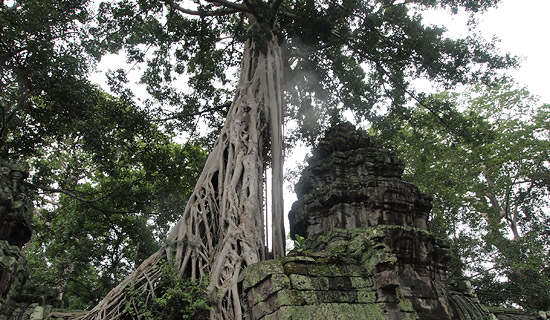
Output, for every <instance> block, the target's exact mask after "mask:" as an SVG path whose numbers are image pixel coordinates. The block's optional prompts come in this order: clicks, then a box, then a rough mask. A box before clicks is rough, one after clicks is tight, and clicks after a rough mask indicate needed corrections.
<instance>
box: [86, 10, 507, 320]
mask: <svg viewBox="0 0 550 320" xmlns="http://www.w3.org/2000/svg"><path fill="white" fill-rule="evenodd" d="M496 2H498V1H485V0H478V1H475V0H438V1H435V0H405V1H402V0H318V1H313V0H242V1H241V0H193V1H191V0H158V1H141V0H134V1H132V0H124V1H114V2H113V1H111V2H109V3H103V4H101V5H100V6H99V9H98V10H99V11H98V19H99V21H98V24H97V26H96V27H94V28H92V29H91V32H93V33H95V35H96V36H97V39H99V42H98V44H99V47H98V48H101V50H106V51H109V50H110V51H112V52H115V51H118V50H119V49H121V48H124V49H125V52H126V53H128V59H129V60H130V61H132V62H136V63H138V62H143V61H147V67H146V69H145V72H144V73H143V78H142V82H143V83H145V84H146V85H147V89H148V91H149V93H150V94H151V95H152V96H153V98H154V99H156V101H157V102H161V103H168V104H172V105H175V106H177V108H178V109H177V110H176V111H172V114H171V115H170V116H168V117H166V119H170V120H178V121H181V124H180V125H181V126H182V127H184V128H187V129H189V128H194V127H193V124H195V123H196V117H197V116H202V117H203V120H204V119H207V120H208V119H209V120H212V119H214V120H213V121H215V116H214V114H215V112H219V111H220V110H221V111H222V112H223V113H225V112H226V119H225V124H224V125H223V127H222V128H221V130H220V131H219V136H218V139H217V140H216V142H215V143H214V145H213V147H212V151H211V153H210V156H209V157H208V160H207V161H206V165H205V167H204V170H203V171H202V174H201V175H200V178H199V179H198V181H197V184H196V186H195V188H194V191H193V193H192V195H191V197H190V198H189V201H188V203H187V205H186V208H185V210H184V212H182V214H181V218H180V220H179V221H178V222H177V224H176V225H175V226H174V227H173V228H172V230H171V232H170V234H169V235H168V238H167V241H166V242H165V245H163V246H162V248H160V249H159V250H158V251H157V252H156V253H155V254H153V255H152V256H151V257H149V258H148V259H146V260H145V261H144V262H143V263H142V264H141V265H140V266H139V267H138V268H137V269H136V270H135V271H134V272H133V273H131V274H130V275H129V276H128V278H126V279H125V280H124V281H122V282H121V283H120V284H119V285H118V286H117V287H115V288H114V289H113V290H111V292H109V293H108V294H107V295H106V296H105V298H104V299H103V300H102V301H101V302H99V303H98V304H97V305H96V306H95V307H94V308H93V309H92V310H90V311H89V312H87V313H86V314H84V315H80V316H79V318H80V319H117V318H121V317H123V316H124V313H125V312H126V311H125V302H126V301H127V299H129V294H130V293H129V292H132V291H131V290H128V288H129V287H130V286H132V288H133V291H134V292H135V291H136V290H140V291H141V292H150V294H151V295H153V296H154V294H155V289H156V288H155V286H156V283H157V281H156V280H157V279H158V277H159V276H160V274H161V272H162V270H161V265H162V264H163V263H170V264H172V265H173V266H174V268H175V269H176V270H177V272H178V275H179V276H181V277H186V278H190V279H200V278H203V277H207V278H209V279H210V281H211V282H210V285H209V287H208V294H209V295H210V296H211V298H212V299H213V300H214V302H213V308H212V310H211V313H210V318H211V319H242V316H243V307H242V303H241V295H240V293H239V288H238V278H239V274H240V273H241V271H242V270H243V269H244V268H245V267H247V266H249V265H251V264H254V263H256V262H259V261H262V260H264V259H266V257H267V256H268V252H267V250H268V249H266V241H265V239H266V236H265V233H266V230H267V229H266V221H265V218H264V215H265V212H263V211H264V200H265V199H264V194H263V190H264V189H263V188H264V186H263V185H264V180H265V179H264V173H265V172H266V170H265V169H266V167H267V166H270V167H271V169H272V170H271V172H272V179H271V180H272V186H271V191H272V195H271V199H272V200H271V201H270V206H271V208H270V210H268V211H270V212H271V215H272V218H271V220H272V221H273V223H272V224H271V225H272V232H271V233H272V240H271V245H272V254H273V256H274V257H281V256H283V255H284V254H285V244H284V239H285V231H284V228H283V206H282V178H283V169H282V166H283V159H284V155H283V145H284V140H283V124H284V123H285V118H286V119H290V120H291V121H294V125H295V127H296V128H297V129H294V130H291V131H289V136H288V137H287V138H288V141H287V142H292V141H295V140H296V139H307V140H308V141H314V137H315V133H316V132H317V131H318V130H319V128H321V127H322V126H323V125H325V124H327V123H328V122H330V121H331V120H335V119H338V118H339V117H340V116H341V113H342V112H343V111H344V110H350V111H351V112H352V113H353V114H354V115H355V117H356V118H357V119H372V117H373V116H377V115H380V113H377V110H381V109H385V110H387V112H389V113H390V114H391V113H392V112H402V111H403V110H404V108H403V107H404V105H405V103H406V101H407V100H408V98H409V97H413V98H415V99H417V100H418V101H419V102H421V97H422V95H421V94H418V93H416V92H415V90H414V88H412V86H411V85H410V82H411V80H412V79H415V78H426V79H429V80H431V81H433V82H435V83H438V84H440V85H443V86H452V85H455V84H457V83H469V82H473V81H480V80H484V79H488V78H489V77H491V76H492V72H493V70H495V69H497V68H500V67H505V66H507V65H509V64H511V63H512V61H511V60H510V59H509V58H506V57H502V56H499V55H498V54H496V53H495V49H494V46H493V45H492V44H491V43H485V42H483V41H481V40H479V39H475V38H466V39H458V40H452V39H449V38H446V37H444V36H443V33H444V32H443V29H441V28H437V27H435V26H426V25H424V24H423V22H422V19H421V15H420V13H421V12H422V11H423V10H426V9H432V8H441V7H442V8H445V9H448V10H451V11H456V10H457V9H461V10H467V11H470V12H472V13H474V12H478V11H481V10H484V9H487V8H488V7H490V6H494V5H496ZM97 39H96V40H97ZM239 61H240V62H239ZM232 67H239V69H238V74H239V75H238V77H237V81H235V83H234V85H235V87H234V90H229V91H228V90H227V88H228V86H229V85H231V83H232V82H231V81H230V77H228V76H227V75H228V74H229V72H230V71H228V70H231V69H233V68H232ZM180 78H181V79H184V80H183V81H185V83H186V87H187V88H188V89H186V91H178V90H177V87H175V86H176V82H174V81H173V80H174V79H180ZM181 82H182V81H179V82H177V84H178V85H181ZM229 96H231V101H232V102H231V104H230V107H229V109H224V108H222V107H217V106H219V105H222V102H223V99H225V98H227V97H229ZM434 112H437V110H435V111H434Z"/></svg>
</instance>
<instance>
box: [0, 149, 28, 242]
mask: <svg viewBox="0 0 550 320" xmlns="http://www.w3.org/2000/svg"><path fill="white" fill-rule="evenodd" d="M27 176H28V169H27V168H26V166H25V165H23V164H19V163H11V162H6V161H4V160H1V159H0V240H5V241H7V242H8V243H9V244H11V245H15V246H18V247H22V246H23V245H24V244H25V243H27V241H29V239H30V238H31V234H32V232H31V221H32V204H31V198H30V196H29V191H28V190H27V189H26V188H25V187H24V185H23V180H24V179H25V178H26V177H27Z"/></svg>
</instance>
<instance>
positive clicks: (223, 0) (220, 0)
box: [206, 0, 249, 12]
mask: <svg viewBox="0 0 550 320" xmlns="http://www.w3.org/2000/svg"><path fill="white" fill-rule="evenodd" d="M206 2H210V3H214V4H216V5H219V6H223V7H226V8H227V9H233V10H237V11H239V12H243V11H244V12H248V11H249V10H248V8H247V7H246V6H243V5H242V4H238V3H235V2H231V1H227V0H206Z"/></svg>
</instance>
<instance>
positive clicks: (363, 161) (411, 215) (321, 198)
mask: <svg viewBox="0 0 550 320" xmlns="http://www.w3.org/2000/svg"><path fill="white" fill-rule="evenodd" d="M308 162H309V166H308V167H307V168H306V169H305V170H304V171H303V173H302V177H301V179H300V181H299V182H298V184H297V185H296V194H297V196H298V201H296V202H295V203H294V204H293V206H292V210H291V211H290V213H289V220H290V224H291V228H290V234H291V236H292V237H294V235H295V234H299V235H301V236H303V237H306V238H311V237H313V236H316V235H318V234H320V233H322V231H323V230H329V229H331V228H342V229H355V228H361V227H368V226H377V225H400V226H411V227H416V228H422V229H425V228H426V219H427V216H428V213H429V211H430V210H431V197H429V196H428V195H425V194H422V193H421V192H420V191H419V190H418V188H417V187H416V186H415V185H413V184H411V183H408V182H405V181H403V180H402V179H401V175H402V173H403V169H404V164H403V162H402V161H401V160H400V159H399V158H397V157H396V156H395V154H393V153H392V152H389V151H387V150H384V149H382V148H379V147H377V146H375V145H374V144H372V143H371V141H370V139H369V137H368V136H367V135H366V134H365V133H364V132H362V131H358V130H355V128H354V127H353V125H351V124H349V123H345V124H341V125H338V126H336V127H334V128H332V129H331V130H330V131H329V132H327V133H326V135H325V138H324V139H323V140H321V142H320V143H319V147H318V148H317V149H316V150H314V151H313V157H312V158H310V159H309V160H308Z"/></svg>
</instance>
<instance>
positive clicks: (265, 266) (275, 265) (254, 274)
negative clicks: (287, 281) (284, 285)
mask: <svg viewBox="0 0 550 320" xmlns="http://www.w3.org/2000/svg"><path fill="white" fill-rule="evenodd" d="M278 273H279V274H282V273H284V270H283V266H282V264H281V262H280V261H279V260H267V261H263V262H262V263H256V264H253V265H251V266H248V267H247V268H246V269H245V270H244V271H243V273H242V274H241V278H242V280H243V290H244V291H247V290H248V289H249V288H251V287H253V286H255V285H256V284H258V283H259V282H260V281H262V280H264V279H265V278H267V277H268V276H271V275H273V274H278Z"/></svg>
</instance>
